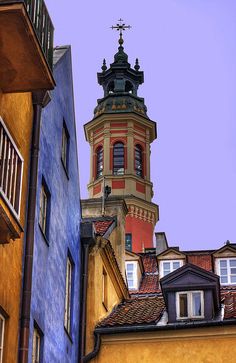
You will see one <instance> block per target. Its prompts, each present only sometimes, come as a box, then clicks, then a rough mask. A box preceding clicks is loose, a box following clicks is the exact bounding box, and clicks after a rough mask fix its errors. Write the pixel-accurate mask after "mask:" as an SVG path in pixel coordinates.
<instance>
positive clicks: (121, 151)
mask: <svg viewBox="0 0 236 363" xmlns="http://www.w3.org/2000/svg"><path fill="white" fill-rule="evenodd" d="M139 69H140V66H139V62H138V59H136V62H135V66H134V68H132V67H131V65H130V64H129V62H128V56H127V54H126V53H125V52H124V47H123V37H122V32H120V38H119V47H118V52H117V53H116V54H115V56H114V62H113V63H112V64H111V65H110V67H109V68H107V66H106V62H105V60H104V61H103V65H102V72H99V73H98V74H97V77H98V83H99V85H101V86H102V87H103V92H104V95H103V98H101V99H99V100H97V106H96V108H95V110H94V117H93V119H92V120H91V121H90V122H88V123H86V124H85V125H84V128H85V135H86V140H87V141H88V142H89V144H90V147H91V157H90V181H89V184H88V191H89V197H90V198H101V197H102V196H103V192H104V186H105V185H106V186H109V187H111V194H110V195H112V196H114V195H117V196H123V197H124V199H125V202H126V204H127V207H128V215H127V216H126V223H125V232H126V246H127V248H128V249H131V250H132V251H135V252H142V251H143V249H144V248H150V247H153V234H154V227H155V224H156V222H157V221H158V206H157V205H156V204H154V203H152V197H153V184H152V182H151V179H150V144H151V143H152V142H153V141H154V140H155V139H156V137H157V135H156V123H155V122H154V121H152V120H150V119H149V117H148V115H147V107H146V106H145V103H144V99H143V98H141V97H139V96H138V88H139V85H141V84H142V83H143V81H144V75H143V72H142V71H140V70H139ZM104 179H105V180H104Z"/></svg>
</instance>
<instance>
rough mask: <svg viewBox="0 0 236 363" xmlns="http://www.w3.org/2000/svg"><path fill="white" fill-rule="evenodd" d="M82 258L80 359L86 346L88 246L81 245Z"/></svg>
mask: <svg viewBox="0 0 236 363" xmlns="http://www.w3.org/2000/svg"><path fill="white" fill-rule="evenodd" d="M82 250H83V256H82V295H81V297H82V300H81V333H80V342H81V347H80V352H81V357H83V356H84V353H85V345H86V305H87V304H86V301H87V286H88V257H89V244H86V245H83V248H82Z"/></svg>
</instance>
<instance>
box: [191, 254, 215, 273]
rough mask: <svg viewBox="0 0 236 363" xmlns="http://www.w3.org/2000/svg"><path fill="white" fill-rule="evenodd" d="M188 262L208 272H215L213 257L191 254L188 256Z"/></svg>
mask: <svg viewBox="0 0 236 363" xmlns="http://www.w3.org/2000/svg"><path fill="white" fill-rule="evenodd" d="M187 262H189V263H192V264H193V265H196V266H198V267H201V268H204V270H206V271H211V272H212V271H213V266H212V259H211V255H210V254H209V255H206V254H202V255H201V254H191V255H190V254H189V255H187Z"/></svg>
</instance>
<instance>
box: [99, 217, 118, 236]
mask: <svg viewBox="0 0 236 363" xmlns="http://www.w3.org/2000/svg"><path fill="white" fill-rule="evenodd" d="M112 223H113V219H112V220H105V221H104V220H103V221H95V222H94V227H95V231H96V233H97V234H99V235H100V236H103V235H104V234H105V233H106V232H107V230H108V228H109V227H110V226H111V225H112Z"/></svg>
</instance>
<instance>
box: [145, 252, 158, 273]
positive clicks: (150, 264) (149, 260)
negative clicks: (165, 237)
mask: <svg viewBox="0 0 236 363" xmlns="http://www.w3.org/2000/svg"><path fill="white" fill-rule="evenodd" d="M141 257H142V261H143V267H144V272H146V273H155V272H157V259H156V256H153V255H149V254H146V255H141Z"/></svg>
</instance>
